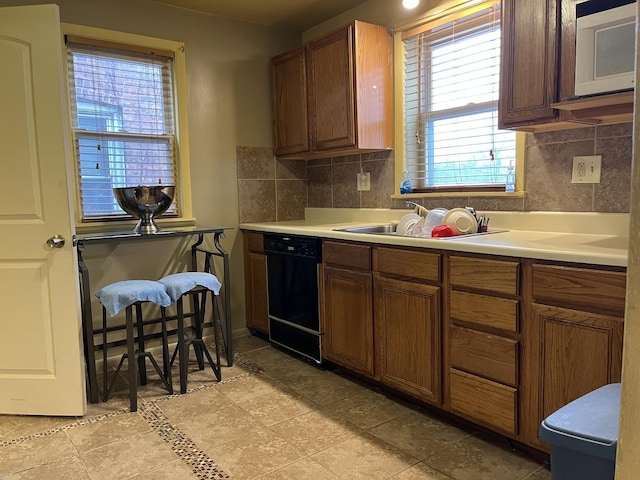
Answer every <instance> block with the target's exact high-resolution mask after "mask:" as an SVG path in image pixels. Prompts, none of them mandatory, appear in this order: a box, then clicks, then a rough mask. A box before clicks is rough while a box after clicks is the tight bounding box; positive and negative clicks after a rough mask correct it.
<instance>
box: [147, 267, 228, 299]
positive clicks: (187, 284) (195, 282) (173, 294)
mask: <svg viewBox="0 0 640 480" xmlns="http://www.w3.org/2000/svg"><path fill="white" fill-rule="evenodd" d="M158 282H159V283H161V284H162V285H164V286H165V288H166V290H167V293H168V294H169V297H170V298H171V301H172V302H175V301H176V300H178V298H180V297H181V296H182V295H183V294H185V293H187V292H188V291H189V290H191V289H192V288H194V287H196V286H201V287H206V288H208V289H209V290H211V291H212V292H213V293H214V294H216V295H218V293H220V288H221V287H222V284H221V283H220V281H219V280H218V278H217V277H216V276H215V275H212V274H211V273H205V272H182V273H174V274H172V275H167V276H166V277H164V278H162V279H160V280H158Z"/></svg>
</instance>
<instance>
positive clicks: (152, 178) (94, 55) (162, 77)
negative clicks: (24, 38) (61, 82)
mask: <svg viewBox="0 0 640 480" xmlns="http://www.w3.org/2000/svg"><path fill="white" fill-rule="evenodd" d="M67 62H68V72H69V77H70V78H69V90H70V100H71V116H72V126H73V134H74V141H75V158H76V162H77V169H76V171H77V173H78V182H79V197H80V207H81V220H82V221H85V222H86V221H89V222H90V221H96V220H108V219H119V218H127V217H128V215H127V214H126V213H125V212H124V211H123V210H122V209H121V208H120V206H119V205H118V203H117V202H116V200H115V197H114V195H113V191H112V189H113V188H114V187H133V186H138V185H159V184H161V185H175V184H176V180H177V178H176V154H175V148H174V145H175V126H174V125H175V121H174V111H173V98H174V94H173V78H172V76H173V73H172V72H173V52H161V51H153V52H152V51H145V49H141V48H137V47H128V46H126V45H120V44H114V43H110V42H101V41H94V40H90V39H83V38H78V37H67ZM178 209H179V205H178V204H177V203H176V202H174V203H173V204H172V206H171V208H170V209H169V211H168V212H166V213H165V214H164V216H177V215H178V213H179V212H178Z"/></svg>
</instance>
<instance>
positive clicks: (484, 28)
mask: <svg viewBox="0 0 640 480" xmlns="http://www.w3.org/2000/svg"><path fill="white" fill-rule="evenodd" d="M403 46H404V112H405V113H404V121H405V129H404V143H405V168H407V170H408V171H409V174H410V175H411V178H412V181H413V186H414V190H418V191H433V190H438V189H440V190H449V191H453V190H463V189H467V188H469V189H474V190H482V189H489V190H490V189H495V190H504V187H505V181H506V176H507V169H508V168H509V167H513V168H515V165H516V158H515V155H516V148H515V145H516V137H515V132H511V131H505V130H499V129H498V98H499V97H498V93H499V77H500V2H495V1H493V2H486V3H484V4H482V5H480V6H476V7H475V8H473V10H467V11H463V12H462V13H459V14H457V15H456V17H455V18H453V19H451V18H447V19H444V20H442V19H440V20H439V21H434V22H431V23H426V24H425V25H423V26H420V27H417V28H414V29H413V30H411V31H408V32H406V33H405V34H404V35H403Z"/></svg>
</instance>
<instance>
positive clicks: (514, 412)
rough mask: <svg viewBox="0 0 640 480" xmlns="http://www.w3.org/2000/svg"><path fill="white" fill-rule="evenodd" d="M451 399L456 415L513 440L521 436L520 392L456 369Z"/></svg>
mask: <svg viewBox="0 0 640 480" xmlns="http://www.w3.org/2000/svg"><path fill="white" fill-rule="evenodd" d="M449 395H450V408H451V411H452V412H453V413H457V414H459V415H462V416H464V417H467V418H472V419H474V420H476V421H477V422H479V423H482V424H484V425H486V426H489V427H492V428H494V429H495V430H498V431H500V432H501V433H506V434H509V436H513V435H515V434H517V433H518V391H517V389H515V388H513V387H509V386H507V385H503V384H501V383H498V382H493V381H491V380H487V379H486V378H483V377H479V376H476V375H472V374H470V373H466V372H462V371H460V370H456V369H454V368H452V369H450V370H449Z"/></svg>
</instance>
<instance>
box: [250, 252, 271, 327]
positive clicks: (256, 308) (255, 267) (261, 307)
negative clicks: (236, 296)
mask: <svg viewBox="0 0 640 480" xmlns="http://www.w3.org/2000/svg"><path fill="white" fill-rule="evenodd" d="M248 262H249V276H248V282H249V290H248V293H247V306H248V308H247V327H248V328H254V329H256V330H259V331H261V332H263V333H267V334H268V333H269V314H268V309H267V257H266V256H265V255H260V254H257V253H249V256H248Z"/></svg>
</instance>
